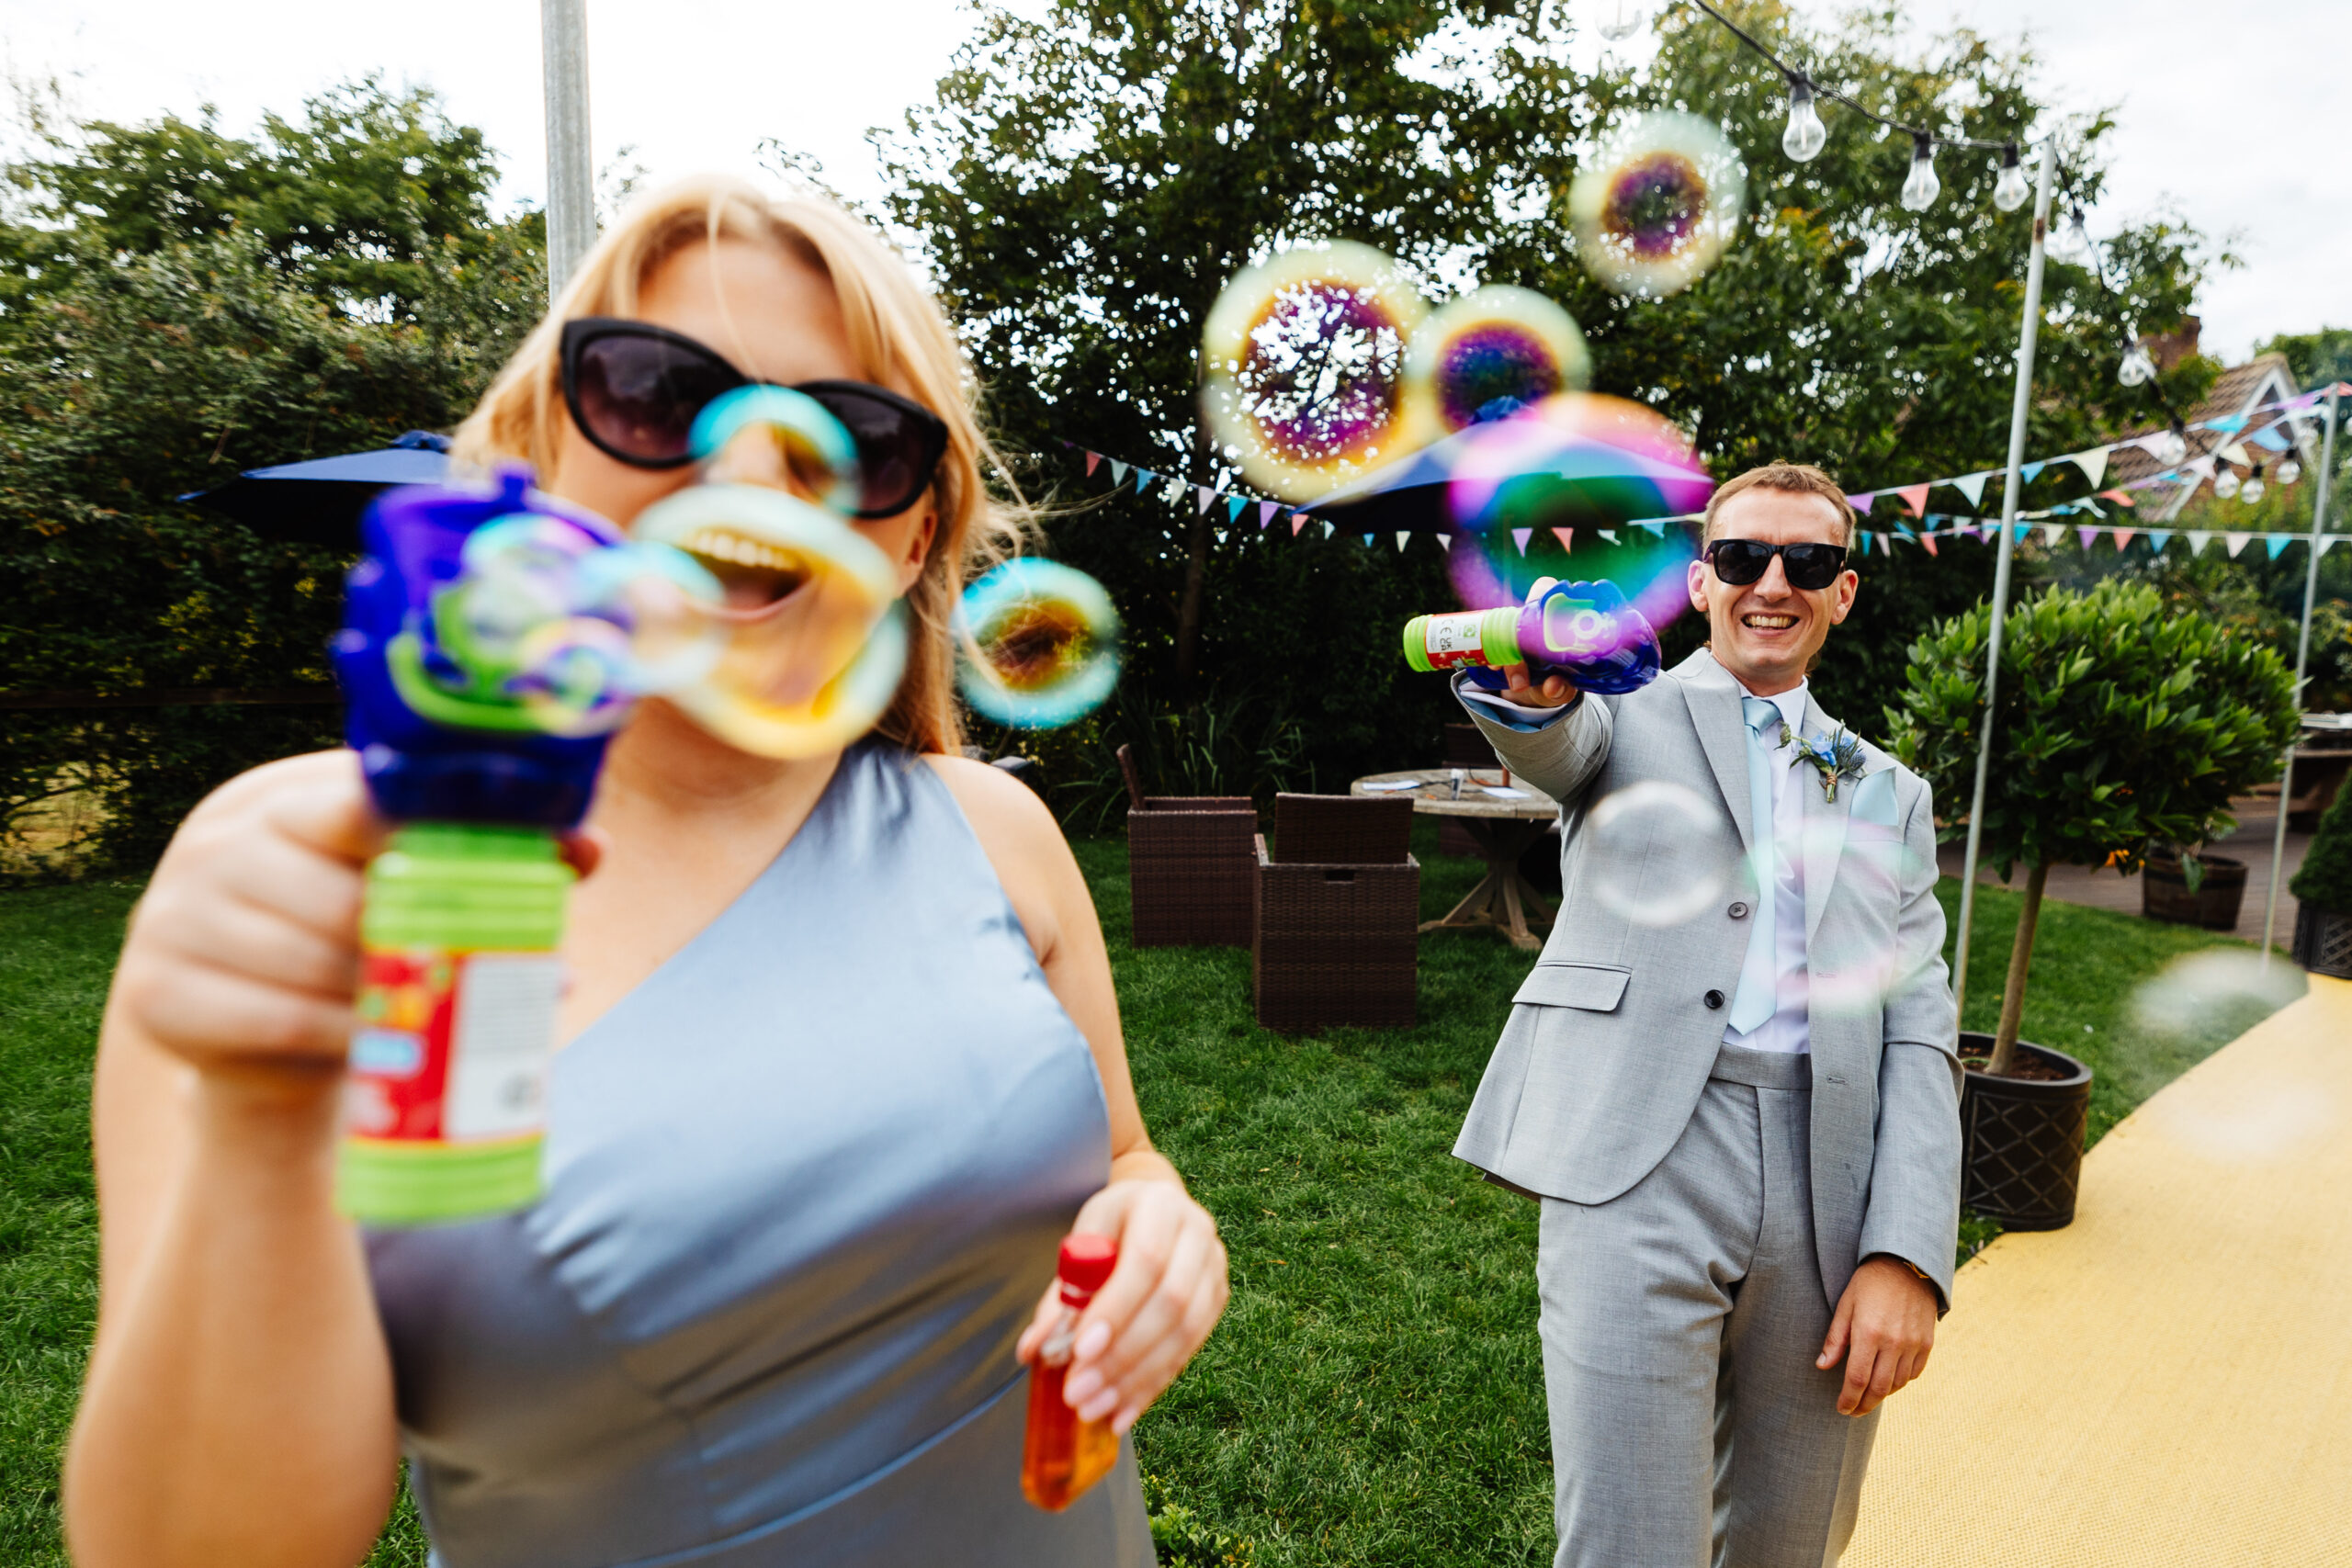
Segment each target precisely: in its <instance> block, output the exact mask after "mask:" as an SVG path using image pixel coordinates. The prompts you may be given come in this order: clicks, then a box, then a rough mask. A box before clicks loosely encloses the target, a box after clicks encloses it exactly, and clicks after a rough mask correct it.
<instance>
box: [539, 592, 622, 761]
mask: <svg viewBox="0 0 2352 1568" xmlns="http://www.w3.org/2000/svg"><path fill="white" fill-rule="evenodd" d="M516 662H517V663H518V664H519V665H520V666H521V668H520V670H519V671H518V672H517V673H516V674H515V676H514V678H513V679H512V680H510V681H509V682H507V688H508V690H510V691H513V692H515V693H517V694H520V695H521V696H522V698H523V703H524V706H525V708H526V710H527V711H528V712H529V714H530V715H531V717H532V719H533V721H534V722H536V723H537V725H538V727H539V728H541V729H544V730H546V731H547V732H548V734H550V735H601V734H603V733H604V732H605V730H607V729H610V728H613V727H614V726H615V725H616V724H618V723H619V722H620V720H621V718H622V717H624V716H626V715H627V713H628V707H629V705H630V704H631V703H633V702H635V701H636V700H637V698H638V696H639V692H638V691H637V690H636V689H635V688H634V687H633V686H632V684H631V683H630V679H629V677H630V675H631V673H632V671H633V670H634V668H635V660H633V659H632V658H631V656H630V653H629V639H628V633H627V632H625V631H623V630H622V629H621V628H620V627H618V626H615V625H614V624H613V623H612V622H610V621H604V620H598V619H596V618H595V617H594V616H592V615H574V616H571V617H570V618H569V619H566V620H560V621H548V622H545V623H543V624H541V625H540V626H537V627H535V628H533V630H532V631H531V633H530V634H529V635H528V636H527V637H524V638H523V641H522V645H521V648H520V649H519V657H518V659H517V660H516Z"/></svg>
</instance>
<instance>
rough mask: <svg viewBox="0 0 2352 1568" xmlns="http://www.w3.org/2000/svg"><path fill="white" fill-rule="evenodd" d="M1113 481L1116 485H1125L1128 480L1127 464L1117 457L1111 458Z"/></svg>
mask: <svg viewBox="0 0 2352 1568" xmlns="http://www.w3.org/2000/svg"><path fill="white" fill-rule="evenodd" d="M1111 482H1112V483H1113V484H1114V485H1123V484H1125V483H1126V482H1127V465H1125V463H1122V462H1121V461H1119V459H1117V458H1116V457H1114V458H1112V459H1111Z"/></svg>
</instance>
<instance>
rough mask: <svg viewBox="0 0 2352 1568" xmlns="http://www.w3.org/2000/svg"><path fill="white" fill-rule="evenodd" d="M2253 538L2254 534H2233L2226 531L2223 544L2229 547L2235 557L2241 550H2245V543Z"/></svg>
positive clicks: (2223, 535)
mask: <svg viewBox="0 0 2352 1568" xmlns="http://www.w3.org/2000/svg"><path fill="white" fill-rule="evenodd" d="M2253 537H2254V536H2253V535H2252V534H2232V533H2229V532H2226V531H2224V532H2223V534H2222V543H2223V544H2225V545H2227V546H2229V547H2230V554H2231V555H2233V556H2234V555H2236V554H2237V553H2238V552H2239V551H2240V550H2242V549H2244V548H2245V542H2246V541H2247V540H2248V539H2251V538H2253Z"/></svg>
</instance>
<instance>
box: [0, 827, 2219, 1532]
mask: <svg viewBox="0 0 2352 1568" xmlns="http://www.w3.org/2000/svg"><path fill="white" fill-rule="evenodd" d="M1432 847H1433V837H1432V835H1430V834H1428V833H1426V832H1425V833H1424V834H1423V835H1422V836H1421V838H1420V840H1419V843H1418V845H1417V850H1418V852H1419V853H1420V855H1421V859H1422V863H1423V865H1424V866H1425V867H1426V871H1425V873H1424V875H1423V879H1422V902H1423V908H1424V911H1425V912H1426V913H1427V914H1429V915H1430V916H1432V917H1433V916H1435V915H1438V914H1442V912H1444V910H1445V909H1446V908H1449V907H1450V906H1451V905H1452V904H1453V902H1454V901H1455V900H1456V899H1458V898H1459V897H1462V895H1463V894H1464V893H1466V892H1467V891H1468V889H1469V886H1470V884H1471V883H1472V881H1473V880H1474V879H1475V877H1476V866H1475V865H1474V864H1473V863H1469V862H1465V861H1458V860H1450V859H1438V858H1435V857H1434V856H1433V855H1432V853H1431V850H1432ZM1078 848H1079V858H1080V863H1081V864H1083V865H1084V867H1085V869H1086V871H1087V874H1088V875H1089V877H1090V879H1091V881H1092V883H1093V886H1094V891H1095V897H1096V899H1097V900H1098V902H1099V903H1100V904H1101V906H1102V911H1103V924H1104V926H1105V929H1106V931H1107V932H1108V934H1109V936H1110V939H1111V950H1112V954H1113V963H1114V966H1115V967H1116V969H1117V972H1118V981H1119V991H1120V999H1121V1005H1122V1009H1123V1010H1124V1013H1125V1020H1126V1029H1127V1043H1128V1050H1129V1053H1130V1055H1131V1056H1132V1057H1133V1060H1134V1064H1135V1073H1136V1086H1137V1089H1138V1090H1139V1092H1140V1093H1141V1096H1142V1100H1143V1107H1144V1111H1145V1114H1146V1116H1147V1117H1148V1119H1149V1121H1150V1124H1151V1127H1152V1132H1153V1135H1154V1137H1155V1138H1156V1139H1157V1140H1158V1142H1159V1145H1160V1146H1161V1147H1163V1148H1164V1149H1166V1150H1167V1151H1168V1153H1169V1154H1170V1156H1172V1157H1173V1158H1174V1159H1175V1161H1176V1163H1177V1164H1178V1165H1179V1166H1180V1167H1181V1168H1182V1169H1183V1170H1184V1172H1185V1173H1186V1175H1187V1177H1188V1178H1189V1179H1191V1180H1192V1182H1193V1187H1194V1190H1196V1191H1197V1192H1198V1193H1199V1195H1200V1197H1201V1198H1202V1200H1203V1201H1204V1202H1206V1203H1207V1204H1208V1205H1209V1207H1210V1208H1211V1209H1213V1210H1214V1211H1216V1214H1217V1216H1218V1218H1219V1221H1220V1222H1221V1224H1223V1226H1224V1230H1225V1236H1226V1241H1227V1246H1228V1247H1229V1248H1230V1249H1231V1252H1232V1257H1233V1284H1234V1290H1233V1303H1232V1306H1231V1308H1230V1309H1229V1310H1228V1311H1227V1315H1226V1319H1225V1323H1224V1325H1223V1326H1222V1327H1221V1328H1220V1329H1219V1330H1218V1332H1217V1335H1216V1337H1215V1338H1214V1339H1212V1340H1211V1341H1210V1343H1209V1346H1208V1348H1206V1349H1205V1350H1204V1352H1203V1353H1202V1355H1201V1357H1200V1358H1199V1359H1198V1360H1197V1361H1196V1362H1195V1363H1194V1364H1193V1368H1192V1370H1191V1371H1188V1372H1187V1373H1186V1375H1185V1376H1184V1378H1183V1379H1182V1381H1181V1382H1179V1383H1178V1384H1177V1386H1176V1387H1175V1388H1174V1389H1173V1390H1171V1391H1170V1393H1169V1395H1168V1397H1167V1398H1166V1399H1165V1400H1163V1401H1162V1403H1161V1404H1160V1405H1159V1407H1158V1408H1156V1409H1155V1410H1154V1411H1153V1412H1152V1414H1151V1415H1150V1416H1148V1417H1147V1418H1146V1419H1145V1421H1144V1423H1143V1425H1142V1426H1141V1427H1139V1428H1138V1429H1137V1434H1136V1440H1137V1446H1138V1448H1139V1450H1140V1451H1141V1453H1142V1456H1143V1462H1144V1468H1145V1469H1146V1471H1147V1472H1150V1473H1151V1474H1152V1475H1153V1476H1154V1477H1156V1478H1157V1481H1158V1483H1159V1486H1158V1487H1155V1493H1156V1494H1157V1493H1158V1492H1159V1491H1160V1490H1161V1489H1162V1488H1164V1491H1165V1495H1167V1497H1168V1498H1170V1500H1171V1501H1173V1502H1174V1503H1176V1504H1178V1505H1180V1506H1182V1508H1183V1509H1184V1510H1186V1511H1188V1512H1189V1513H1190V1514H1192V1515H1193V1516H1194V1517H1197V1518H1198V1519H1200V1520H1202V1521H1204V1523H1205V1524H1206V1525H1207V1526H1208V1527H1209V1528H1211V1529H1214V1530H1216V1531H1218V1532H1221V1533H1226V1534H1229V1535H1232V1536H1235V1537H1238V1538H1241V1539H1244V1540H1248V1541H1249V1542H1250V1558H1251V1561H1253V1562H1256V1563H1257V1564H1259V1565H1261V1568H1274V1565H1278V1564H1280V1565H1288V1564H1330V1565H1340V1564H1347V1565H1352V1568H1371V1565H1374V1564H1378V1565H1380V1568H1398V1565H1403V1564H1430V1565H1437V1564H1460V1565H1463V1568H1468V1565H1471V1564H1477V1565H1480V1568H1485V1565H1488V1564H1500V1563H1525V1564H1540V1563H1544V1562H1548V1561H1549V1560H1550V1554H1551V1546H1552V1525H1551V1484H1552V1483H1551V1468H1550V1458H1549V1444H1548V1441H1547V1438H1546V1435H1545V1427H1544V1395H1543V1381H1542V1373H1541V1369H1540V1366H1539V1363H1538V1359H1537V1348H1536V1341H1535V1289H1534V1282H1533V1279H1532V1264H1533V1260H1534V1255H1535V1210H1534V1206H1533V1205H1532V1204H1531V1203H1529V1202H1527V1201H1525V1200H1523V1199H1520V1198H1517V1197H1514V1196H1512V1195H1510V1194H1509V1193H1507V1192H1504V1191H1502V1190H1499V1189H1498V1188H1495V1187H1491V1186H1488V1185H1487V1184H1486V1183H1484V1182H1481V1181H1479V1180H1477V1179H1476V1178H1475V1177H1474V1176H1473V1175H1472V1173H1471V1172H1470V1170H1469V1169H1468V1168H1466V1167H1464V1166H1462V1165H1460V1164H1458V1163H1457V1162H1455V1161H1454V1160H1453V1159H1452V1158H1450V1157H1449V1156H1448V1155H1447V1153H1446V1151H1447V1150H1448V1149H1449V1148H1450V1147H1451V1146H1452V1145H1453V1135H1454V1132H1455V1130H1456V1129H1457V1128H1458V1127H1459V1125H1460V1123H1461V1121H1462V1116H1463V1113H1464V1111H1465V1110H1466V1109H1467V1107H1468V1105H1469V1102H1470V1095H1471V1091H1472V1090H1473V1089H1475V1088H1476V1084H1477V1079H1478V1073H1479V1070H1480V1068H1481V1067H1482V1066H1484V1064H1485V1062H1486V1059H1487V1051H1488V1050H1489V1048H1490V1047H1491V1046H1492V1044H1493V1043H1494V1039H1495V1036H1496V1034H1497V1033H1498V1032H1499V1031H1500V1030H1501V1027H1502V1023H1503V1020H1504V1017H1505V1015H1506V1013H1507V1012H1508V1011H1509V1010H1510V995H1511V992H1512V991H1513V990H1514V989H1515V988H1516V987H1517V986H1518V983H1519V980H1520V977H1521V976H1522V975H1523V974H1524V973H1525V972H1526V969H1527V967H1528V964H1529V963H1530V958H1529V955H1526V954H1522V953H1515V952H1513V951H1512V950H1511V949H1510V947H1508V946H1507V945H1505V944H1504V943H1503V942H1501V941H1500V940H1499V939H1498V938H1495V937H1491V936H1489V935H1487V934H1486V933H1483V932H1478V933H1469V932H1436V933H1432V934H1431V935H1430V936H1428V937H1425V938H1424V939H1423V940H1422V943H1421V972H1420V1006H1419V1010H1420V1019H1421V1021H1420V1022H1419V1024H1418V1025H1416V1026H1415V1027H1413V1028H1411V1029H1397V1030H1338V1031H1333V1032H1329V1033H1328V1034H1324V1035H1319V1036H1316V1037H1313V1038H1289V1037H1284V1036H1280V1035H1275V1034H1270V1033H1268V1032H1265V1031H1263V1030H1261V1029H1259V1028H1258V1027H1257V1025H1256V1024H1255V1023H1254V1022H1253V1021H1252V1020H1251V1018H1250V961H1249V955H1248V954H1247V953H1243V952H1240V951H1238V950H1220V949H1156V950H1152V951H1148V952H1140V953H1139V952H1136V951H1135V950H1133V949H1132V948H1130V947H1128V946H1127V943H1126V935H1127V930H1128V916H1127V893H1126V875H1125V867H1126V858H1125V844H1124V842H1123V841H1121V840H1090V841H1085V842H1081V843H1080V845H1079V847H1078ZM135 891H136V890H135V888H133V887H132V886H128V885H123V884H92V885H85V886H75V887H63V888H44V889H39V890H34V891H29V892H16V893H7V894H0V1091H5V1100H0V1169H5V1171H6V1184H5V1186H4V1187H0V1562H6V1563H9V1564H43V1565H48V1564H62V1562H63V1561H64V1559H63V1554H62V1551H61V1549H60V1547H59V1544H58V1539H57V1489H56V1466H57V1461H58V1457H59V1454H60V1451H61V1450H62V1445H63V1442H64V1438H65V1432H66V1428H67V1426H68V1424H69V1422H70V1420H71V1418H72V1414H73V1403H74V1392H75V1387H76V1384H77V1382H78V1379H79V1377H80V1371H81V1364H82V1357H83V1351H84V1348H85V1344H86V1341H87V1337H88V1334H89V1325H90V1320H91V1314H92V1311H93V1308H94V1306H95V1302H96V1293H95V1290H94V1280H93V1277H92V1268H93V1254H94V1239H95V1237H94V1213H93V1209H92V1204H91V1193H90V1180H89V1172H88V1135H87V1127H86V1118H87V1113H88V1092H89V1060H90V1050H91V1044H92V1042H93V1040H94V1039H95V1037H96V1029H97V1019H98V1011H99V1008H100V1005H101V1004H102V1002H103V1000H104V993H105V987H106V981H107V972H108V969H109V967H110V965H111V964H112V961H113V957H114V953H115V948H116V946H117V944H118V943H119V940H120V931H121V921H122V917H123V914H124V912H125V911H126V910H127V908H129V906H130V900H131V898H132V897H133V896H134V894H135ZM1940 891H1941V894H1942V895H1943V897H1945V900H1946V906H1947V908H1950V907H1951V902H1952V900H1953V898H1955V897H1956V896H1957V888H1956V887H1955V886H1953V885H1952V884H1951V883H1950V882H1947V883H1946V884H1945V886H1944V887H1943V888H1942V889H1941V890H1940ZM2017 904H2018V900H2017V899H2016V898H2015V897H2013V896H2011V895H2008V894H2005V893H2001V892H1997V891H1988V892H1985V893H1984V894H1982V895H1981V896H1980V897H1979V899H1978V903H1977V934H1976V939H1975V941H1976V947H1975V955H1974V959H1973V966H1974V968H1975V972H1976V975H1977V976H1980V977H1981V978H1980V979H1979V981H1978V984H1977V986H1976V987H1974V989H1975V990H1976V993H1977V994H1976V995H1974V996H1973V997H1972V998H1971V999H1970V1005H1969V1008H1968V1018H1967V1020H1966V1022H1967V1024H1968V1026H1969V1027H1971V1028H1982V1029H1989V1028H1990V1027H1991V1025H1992V1010H1993V1008H1994V1006H1995V1005H1996V1001H1997V998H1998V976H1999V974H2000V971H2001V966H2002V964H2004V963H2005V961H2006V958H2007V951H2008V942H2009V937H2010V933H2011V931H2013V930H2014V925H2015V920H2016V918H2017ZM2217 945H2234V944H2230V943H2228V942H2226V941H2225V939H2221V938H2216V937H2214V936H2211V935H2210V934H2208V933H2204V932H2200V931H2187V930H2182V929H2179V928H2174V927H2163V926H2155V925H2151V924H2149V923H2147V922H2144V921H2142V920H2138V919H2132V918H2131V917H2129V916H2124V915H2117V914H2110V913H2107V912H2104V911H2100V910H2095V909H2080V908H2072V907H2070V906H2066V905H2059V904H2052V905H2048V906H2045V909H2044V913H2043V916H2042V925H2041V937H2040V942H2039V946H2038V952H2037V957H2036V962H2035V965H2034V976H2033V987H2032V990H2031V992H2030V995H2029V998H2028V1005H2027V1008H2026V1021H2025V1033H2026V1036H2027V1038H2029V1039H2031V1040H2034V1041H2037V1042H2039V1043H2044V1044H2048V1045H2052V1046H2055V1047H2057V1048H2059V1049H2062V1050H2065V1051H2067V1052H2070V1053H2071V1054H2073V1055H2077V1056H2080V1057H2083V1058H2084V1059H2086V1061H2088V1062H2089V1063H2090V1064H2091V1065H2092V1066H2094V1067H2096V1068H2097V1069H2098V1087H2097V1090H2096V1093H2095V1096H2094V1099H2093V1101H2092V1110H2091V1136H2092V1137H2093V1138H2094V1139H2096V1138H2098V1136H2100V1135H2101V1134H2104V1133H2105V1132H2106V1131H2107V1130H2108V1129H2109V1127H2111V1126H2113V1125H2114V1123H2115V1122H2116V1121H2118V1120H2119V1119H2120V1118H2121V1117H2122V1116H2123V1115H2124V1114H2126V1113H2127V1112H2128V1111H2130V1110H2131V1108H2132V1107H2133V1106H2135V1105H2137V1104H2138V1103H2139V1102H2140V1101H2141V1100H2143V1099H2145V1098H2146V1097H2147V1096H2148V1095H2149V1094H2150V1093H2152V1092H2154V1089H2157V1088H2159V1087H2161V1086H2162V1085H2163V1084H2164V1083H2165V1082H2167V1081H2169V1080H2170V1079H2171V1078H2172V1077H2175V1076H2177V1074H2178V1073H2179V1072H2181V1071H2182V1070H2183V1069H2185V1068H2186V1067H2188V1066H2190V1065H2191V1064H2193V1063H2194V1062H2196V1061H2198V1060H2199V1059H2200V1058H2201V1057H2203V1056H2204V1055H2207V1054H2209V1053H2210V1052H2211V1051H2212V1050H2213V1049H2214V1048H2215V1047H2217V1046H2219V1045H2221V1044H2222V1043H2224V1042H2225V1041H2226V1040H2227V1039H2229V1038H2231V1037H2233V1035H2234V1034H2235V1033H2236V1032H2239V1031H2240V1030H2241V1029H2243V1028H2244V1027H2245V1024H2246V1023H2248V1022H2251V1021H2252V1020H2251V1018H2250V1017H2247V1016H2244V1015H2240V1016H2236V1017H2231V1018H2226V1019H2215V1020H2210V1021H2206V1022H2205V1023H2204V1025H2203V1026H2202V1027H2201V1028H2199V1029H2198V1030H2196V1031H2193V1032H2188V1033H2187V1034H2185V1035H2182V1036H2180V1037H2178V1038H2166V1039H2158V1038H2155V1037H2152V1036H2150V1035H2148V1034H2147V1033H2146V1032H2143V1031H2141V1030H2139V1029H2137V1028H2136V1027H2135V1026H2134V1025H2133V1023H2132V1021H2131V1016H2130V1007H2129V1000H2130V997H2131V992H2132V990H2133V988H2134V987H2136V986H2138V985H2139V984H2140V983H2141V982H2142V981H2143V980H2144V979H2145V978H2146V977H2148V976H2151V975H2153V974H2154V973H2155V972H2156V971H2157V970H2159V969H2161V968H2162V967H2163V966H2164V964H2165V963H2167V962H2168V961H2169V960H2171V959H2172V958H2174V957H2175V956H2177V955H2178V954H2180V953H2188V952H2192V951H2195V950H2197V949H2199V948H2206V947H2212V946H2217ZM1986 1234H1988V1230H1987V1228H1986V1227H1983V1226H1977V1227H1973V1230H1972V1237H1973V1238H1974V1239H1977V1240H1981V1238H1982V1237H1983V1236H1984V1235H1986ZM423 1561H424V1547H423V1542H422V1538H421V1536H420V1535H419V1534H418V1532H417V1529H416V1527H415V1521H414V1517H413V1512H411V1511H410V1510H409V1509H408V1508H407V1507H406V1506H405V1503H404V1504H403V1506H402V1509H401V1513H400V1515H399V1516H397V1517H395V1519H394V1521H393V1523H392V1526H391V1528H390V1529H389V1530H388V1531H387V1533H386V1537H385V1540H383V1542H382V1543H381V1544H380V1545H379V1547H378V1549H377V1551H376V1552H375V1554H374V1556H373V1557H371V1559H370V1563H371V1564H372V1565H375V1568H391V1565H393V1564H400V1565H402V1568H408V1565H413V1564H420V1563H422V1562H423ZM1201 1561H1203V1562H1205V1561H1207V1560H1206V1559H1205V1558H1203V1559H1201Z"/></svg>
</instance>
